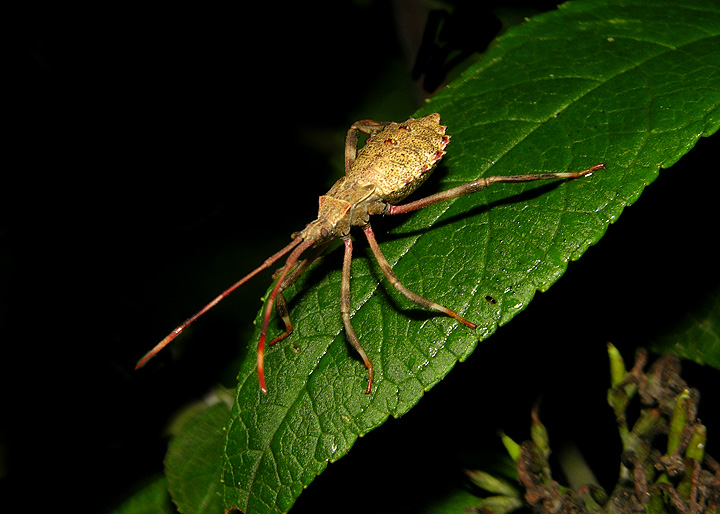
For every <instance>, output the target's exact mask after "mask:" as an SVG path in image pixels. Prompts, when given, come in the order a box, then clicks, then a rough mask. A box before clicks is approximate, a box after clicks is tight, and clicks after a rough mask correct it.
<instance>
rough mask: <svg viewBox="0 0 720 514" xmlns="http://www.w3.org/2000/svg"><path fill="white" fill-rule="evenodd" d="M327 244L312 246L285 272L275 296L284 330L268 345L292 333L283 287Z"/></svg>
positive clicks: (293, 279)
mask: <svg viewBox="0 0 720 514" xmlns="http://www.w3.org/2000/svg"><path fill="white" fill-rule="evenodd" d="M328 244H330V243H325V244H322V245H319V246H318V247H316V248H313V249H312V252H311V253H310V255H308V256H307V257H306V258H305V259H302V260H301V261H299V262H298V263H297V265H296V266H295V267H294V268H293V269H292V271H290V273H288V274H287V276H286V277H285V279H284V280H283V282H282V284H280V288H279V289H278V292H277V297H276V298H275V312H276V313H277V315H278V316H279V317H280V319H282V320H283V323H284V324H285V332H283V333H282V334H280V335H279V336H277V337H276V338H274V339H273V340H272V341H270V342H269V343H268V345H270V346H272V345H274V344H275V343H278V342H280V341H282V340H283V339H285V338H286V337H287V336H289V335H290V334H292V333H293V330H294V327H293V324H292V321H291V320H290V311H289V310H288V306H287V300H285V295H283V291H285V289H287V288H288V287H290V286H291V285H293V284H294V283H295V282H297V279H298V278H300V276H301V275H302V274H303V273H305V271H306V270H307V269H308V268H309V267H310V265H311V264H312V263H313V262H315V261H316V260H318V258H319V257H320V254H321V253H322V252H323V251H324V250H325V248H327V247H328ZM281 271H282V270H278V273H279V272H281ZM276 274H277V273H276ZM273 278H274V277H273Z"/></svg>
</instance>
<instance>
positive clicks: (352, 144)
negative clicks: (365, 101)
mask: <svg viewBox="0 0 720 514" xmlns="http://www.w3.org/2000/svg"><path fill="white" fill-rule="evenodd" d="M390 123H392V122H390V121H375V120H360V121H356V122H355V123H353V124H352V125H351V126H350V129H349V130H348V131H347V136H346V138H345V175H347V174H348V172H349V171H350V166H352V164H353V163H354V162H355V157H356V156H357V145H358V132H362V133H364V134H370V135H372V134H377V133H378V132H380V131H382V129H384V128H385V127H387V126H388V125H390Z"/></svg>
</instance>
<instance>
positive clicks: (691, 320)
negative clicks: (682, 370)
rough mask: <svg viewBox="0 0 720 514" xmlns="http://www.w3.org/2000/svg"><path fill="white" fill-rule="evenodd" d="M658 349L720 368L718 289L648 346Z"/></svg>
mask: <svg viewBox="0 0 720 514" xmlns="http://www.w3.org/2000/svg"><path fill="white" fill-rule="evenodd" d="M650 348H651V349H652V350H654V351H656V352H658V353H666V352H669V351H673V352H675V353H677V354H678V355H679V356H681V357H684V358H686V359H689V360H692V361H694V362H697V363H698V364H707V365H709V366H713V367H715V368H717V369H720V289H718V288H716V289H715V291H713V292H711V293H710V294H708V295H707V296H705V297H704V298H701V299H700V300H699V301H698V302H697V303H696V304H695V305H694V306H693V307H692V308H691V309H689V313H688V314H687V315H686V316H685V317H684V319H682V320H681V321H680V322H679V323H678V325H677V326H676V327H675V330H674V331H672V332H670V333H668V334H665V335H664V336H662V337H661V338H660V339H659V340H658V341H656V342H655V344H653V345H652V346H651V347H650Z"/></svg>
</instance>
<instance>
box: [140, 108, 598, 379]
mask: <svg viewBox="0 0 720 514" xmlns="http://www.w3.org/2000/svg"><path fill="white" fill-rule="evenodd" d="M445 130H446V127H445V126H443V125H440V115H439V114H430V115H429V116H425V117H424V118H419V119H412V118H411V119H409V120H407V121H406V122H404V123H400V124H398V123H389V122H377V121H373V120H362V121H358V122H356V123H354V124H353V125H352V126H351V127H350V129H349V130H348V133H347V139H346V143H345V176H344V177H342V178H341V179H340V180H338V181H337V182H336V183H335V185H333V186H332V188H330V190H329V191H328V192H327V194H325V195H324V196H321V197H320V201H319V203H320V208H319V211H318V217H317V219H316V220H315V221H312V222H311V223H309V224H308V225H307V226H306V227H305V228H304V229H303V230H301V231H300V232H297V233H295V234H293V239H292V242H291V243H290V244H289V245H287V246H286V247H285V248H283V249H282V250H280V251H279V252H277V253H276V254H274V255H272V256H271V257H269V258H268V259H267V260H266V261H265V262H264V263H263V264H262V265H260V266H259V267H258V268H256V269H255V270H253V271H252V272H250V273H249V274H248V275H246V276H245V277H243V278H242V279H240V280H239V281H238V282H236V283H235V284H233V285H232V286H231V287H230V288H228V289H227V290H225V291H223V292H222V293H221V294H220V295H219V296H218V297H216V298H215V299H214V300H213V301H212V302H210V303H209V304H208V305H206V306H205V307H203V309H201V310H200V311H199V312H198V313H197V314H195V315H194V316H192V317H191V318H188V319H187V320H186V321H185V322H183V323H182V324H181V325H180V326H178V327H177V328H176V329H175V330H173V331H172V332H171V333H170V334H169V335H168V336H167V337H165V339H163V340H162V341H160V343H158V344H157V345H156V346H155V347H154V348H153V349H152V350H150V351H149V352H148V353H147V354H146V355H145V356H144V357H143V358H142V359H141V360H140V361H139V362H138V364H137V367H136V368H139V367H141V366H143V365H144V364H145V363H146V362H147V361H148V360H149V359H150V358H151V357H153V356H154V355H155V354H156V353H158V352H159V351H160V350H161V349H162V348H164V347H165V346H166V345H167V344H168V343H170V341H172V340H173V339H175V337H177V336H178V335H179V334H180V333H181V332H182V331H183V330H184V329H185V328H186V327H187V326H188V325H190V324H191V323H192V322H193V321H195V320H196V319H197V318H199V317H200V316H202V315H203V314H205V313H206V312H207V311H208V310H210V309H211V308H212V307H214V306H215V305H216V304H217V303H218V302H219V301H220V300H222V299H223V298H225V297H226V296H228V295H229V294H230V293H232V292H233V291H234V290H235V289H237V288H238V287H240V286H241V285H242V284H244V283H245V282H247V281H248V280H249V279H251V278H252V277H254V276H255V275H256V274H258V273H259V272H260V271H262V270H264V269H267V268H269V267H270V266H272V264H273V263H275V262H276V261H277V260H278V259H280V258H281V257H282V256H283V255H286V254H288V253H289V255H288V258H287V260H286V262H285V266H283V268H282V269H281V270H280V271H279V277H278V279H277V282H276V284H275V287H274V288H273V289H272V292H271V293H270V296H269V297H268V300H267V303H266V305H265V312H264V315H263V322H262V327H261V330H260V340H259V341H258V351H257V370H258V379H259V381H260V388H261V390H262V391H263V392H267V388H266V385H265V371H264V354H265V339H266V335H267V330H268V324H269V321H270V314H271V313H272V308H273V305H275V306H276V310H277V313H278V315H279V316H280V318H281V319H282V320H283V322H284V324H285V332H283V333H282V334H281V335H280V336H278V337H276V338H275V339H273V340H272V341H270V342H269V344H270V345H273V344H275V343H277V342H278V341H281V340H283V339H285V338H286V337H287V336H289V335H290V334H291V333H292V331H293V326H292V322H291V321H290V316H289V313H288V308H287V302H286V301H285V297H284V296H283V291H284V290H285V289H287V288H288V287H290V285H292V284H293V283H295V281H297V279H298V278H299V277H300V275H302V274H303V272H304V271H305V270H306V269H307V268H308V267H309V266H310V264H311V263H312V262H313V261H314V260H315V259H316V258H317V257H318V256H319V255H320V254H321V253H322V252H323V250H325V248H327V246H328V245H329V244H330V242H332V241H333V240H334V239H335V238H338V237H339V238H341V239H342V240H343V243H344V245H345V256H344V259H343V272H342V281H341V287H340V289H341V290H340V312H341V314H342V321H343V325H344V327H345V333H346V335H347V338H348V341H349V342H350V344H351V345H352V346H353V348H354V349H355V350H356V351H357V352H358V354H360V357H362V360H363V363H364V364H365V367H366V368H367V371H368V382H367V388H366V392H367V393H370V392H371V391H372V383H373V365H372V363H371V362H370V359H368V357H367V355H366V354H365V351H364V350H363V347H362V345H361V344H360V340H359V339H358V337H357V334H356V333H355V330H354V329H353V326H352V323H351V321H350V262H351V260H352V250H353V245H352V240H351V238H350V229H351V227H353V226H359V227H361V229H362V231H363V232H364V233H365V236H366V238H367V240H368V243H369V245H370V249H371V250H372V252H373V254H374V255H375V259H376V260H377V262H378V264H379V265H380V268H381V269H382V272H383V274H384V275H385V277H386V278H387V280H388V281H389V282H390V284H392V286H393V287H395V288H396V289H397V290H398V291H400V292H401V293H402V294H404V295H405V296H406V297H407V298H408V299H410V300H411V301H413V302H414V303H416V304H417V305H419V306H421V307H424V308H427V309H433V310H436V311H439V312H442V313H444V314H446V315H447V316H450V317H452V318H454V319H456V320H457V321H458V322H460V323H462V324H463V325H465V326H467V327H469V328H471V329H475V328H476V325H475V324H474V323H472V322H470V321H468V320H466V319H465V318H463V317H462V316H460V315H458V314H457V313H456V312H455V311H453V310H451V309H448V308H447V307H444V306H442V305H440V304H438V303H435V302H433V301H431V300H428V299H427V298H424V297H422V296H420V295H419V294H417V293H414V292H412V291H410V290H409V289H407V288H406V287H405V286H403V285H402V283H401V282H400V280H399V279H398V277H397V276H396V275H395V273H394V272H393V270H392V268H391V267H390V265H389V264H388V262H387V260H386V259H385V257H384V256H383V254H382V252H381V251H380V248H379V246H378V243H377V240H376V239H375V234H374V233H373V230H372V227H371V226H370V216H371V215H374V214H383V215H391V214H402V213H406V212H411V211H414V210H417V209H421V208H423V207H427V206H428V205H432V204H435V203H438V202H442V201H445V200H449V199H451V198H456V197H458V196H462V195H465V194H469V193H474V192H476V191H480V190H481V189H484V188H486V187H488V186H489V185H491V184H493V183H495V182H529V181H533V180H547V179H553V178H577V177H581V176H584V175H588V174H590V173H592V172H593V171H596V170H599V169H602V168H604V167H605V165H604V164H597V165H595V166H592V167H591V168H588V169H586V170H583V171H578V172H568V173H536V174H529V175H510V176H493V177H486V178H481V179H478V180H475V181H473V182H469V183H467V184H464V185H461V186H458V187H455V188H452V189H449V190H447V191H443V192H441V193H437V194H434V195H431V196H428V197H425V198H421V199H419V200H415V201H413V202H409V203H405V204H400V205H398V202H401V201H402V200H404V199H405V198H406V197H407V196H408V195H410V194H411V193H412V192H413V191H415V190H416V189H417V188H418V187H419V186H420V185H422V183H423V182H424V181H425V180H426V179H427V178H428V176H429V175H430V174H431V172H432V170H433V169H434V167H435V165H436V164H437V162H438V161H439V160H440V159H441V158H442V156H443V155H445V147H446V146H447V145H448V143H449V142H450V136H449V135H447V134H446V133H445ZM359 132H364V133H366V134H370V138H369V139H368V141H367V143H366V144H365V146H364V147H363V148H362V149H361V150H359V151H358V150H357V142H358V133H359ZM306 251H307V255H306V256H305V257H303V258H301V256H302V254H304V253H305V252H306Z"/></svg>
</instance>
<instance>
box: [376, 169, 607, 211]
mask: <svg viewBox="0 0 720 514" xmlns="http://www.w3.org/2000/svg"><path fill="white" fill-rule="evenodd" d="M604 168H605V165H604V164H596V165H595V166H592V167H590V168H588V169H586V170H582V171H573V172H567V173H530V174H527V175H507V176H502V175H496V176H493V177H485V178H481V179H478V180H473V181H472V182H468V183H467V184H463V185H462V186H458V187H454V188H452V189H448V190H447V191H442V192H440V193H437V194H434V195H430V196H426V197H425V198H420V199H419V200H415V201H414V202H408V203H405V204H402V205H391V206H390V208H389V209H388V211H387V212H386V213H385V214H403V213H405V212H411V211H416V210H418V209H422V208H423V207H427V206H428V205H433V204H436V203H438V202H444V201H445V200H450V199H452V198H457V197H458V196H463V195H467V194H470V193H475V192H477V191H480V190H482V189H485V188H486V187H488V186H490V185H492V184H495V183H496V182H531V181H533V180H549V179H553V178H578V177H582V176H585V175H589V174H591V173H592V172H594V171H597V170H601V169H604Z"/></svg>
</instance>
